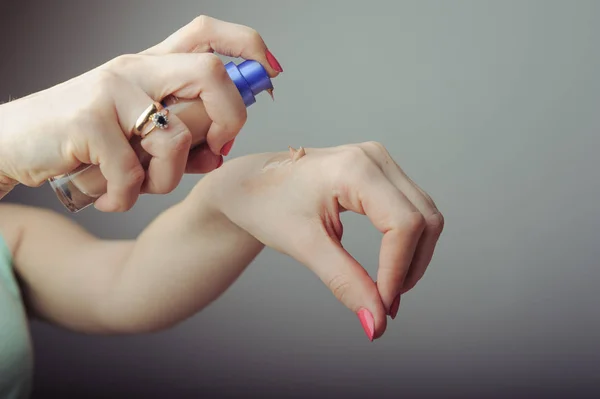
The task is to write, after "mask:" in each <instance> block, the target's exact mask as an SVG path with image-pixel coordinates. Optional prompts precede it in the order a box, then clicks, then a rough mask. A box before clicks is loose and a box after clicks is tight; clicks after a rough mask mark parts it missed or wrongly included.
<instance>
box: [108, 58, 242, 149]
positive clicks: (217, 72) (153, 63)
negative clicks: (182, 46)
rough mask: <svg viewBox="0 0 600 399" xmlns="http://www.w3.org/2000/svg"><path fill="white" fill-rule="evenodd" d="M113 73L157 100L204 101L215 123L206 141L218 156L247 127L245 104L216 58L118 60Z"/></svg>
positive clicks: (209, 115)
mask: <svg viewBox="0 0 600 399" xmlns="http://www.w3.org/2000/svg"><path fill="white" fill-rule="evenodd" d="M111 69H112V70H114V71H116V73H118V74H120V75H121V76H123V77H125V78H126V79H127V80H129V81H131V82H134V83H136V84H138V85H139V86H140V87H141V88H142V89H143V90H144V91H145V92H146V93H148V95H149V96H150V97H152V98H154V99H163V98H164V97H166V96H167V95H174V96H175V97H178V98H180V99H196V98H198V97H200V99H201V100H202V102H203V105H204V108H205V110H206V113H207V115H208V117H209V119H210V120H211V121H212V124H211V127H210V129H209V132H208V134H207V139H206V140H207V142H208V144H209V146H210V148H211V150H212V151H213V153H214V154H215V155H219V154H220V153H221V149H222V147H223V145H224V144H225V143H227V142H228V141H230V140H232V139H234V138H235V136H236V135H237V134H238V133H239V131H240V130H241V128H242V126H243V125H244V123H246V119H247V110H246V106H245V105H244V101H243V100H242V97H241V96H240V94H239V91H238V89H237V87H236V86H235V84H234V83H233V81H232V80H231V78H230V77H229V75H228V73H227V71H226V69H225V65H224V64H223V62H222V61H221V60H220V59H219V58H218V57H217V56H215V55H213V54H168V55H165V56H157V57H154V56H133V57H124V58H121V59H120V60H116V61H115V62H114V63H113V64H112V66H111Z"/></svg>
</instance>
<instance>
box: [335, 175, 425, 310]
mask: <svg viewBox="0 0 600 399" xmlns="http://www.w3.org/2000/svg"><path fill="white" fill-rule="evenodd" d="M355 167H356V168H357V170H358V171H359V172H355V173H352V171H350V173H348V174H347V176H349V177H350V176H351V177H352V180H349V181H347V182H346V184H345V185H346V186H347V187H351V189H350V190H344V191H342V192H343V193H344V195H342V196H340V197H339V199H338V200H339V202H340V205H341V206H343V207H344V208H345V209H347V210H350V211H353V212H358V213H363V214H365V215H366V216H367V217H368V218H369V220H370V221H371V223H373V225H374V226H375V227H376V228H377V229H378V230H379V231H381V232H382V233H383V238H382V241H381V249H380V254H379V269H378V272H377V285H378V288H379V293H380V295H381V300H382V301H383V303H384V305H385V308H386V310H387V312H388V313H389V311H390V309H391V308H392V304H393V303H394V300H395V299H396V297H397V296H398V294H399V293H400V290H401V287H402V285H403V282H404V279H405V278H406V275H407V273H408V270H409V267H410V265H411V263H412V260H413V257H414V254H415V250H416V248H417V244H418V242H419V239H420V237H421V234H422V233H423V229H424V222H423V216H422V215H421V213H420V212H419V211H418V210H417V209H416V208H415V207H414V205H413V204H412V203H411V202H410V201H409V200H408V199H407V198H406V197H405V196H404V194H402V193H401V192H400V191H399V190H398V189H397V188H396V187H395V186H394V185H392V184H391V183H390V182H389V181H388V179H387V178H386V177H385V176H384V174H383V173H382V172H381V170H380V169H379V168H378V167H377V166H375V165H374V164H363V163H357V164H356V165H355ZM361 173H362V174H361Z"/></svg>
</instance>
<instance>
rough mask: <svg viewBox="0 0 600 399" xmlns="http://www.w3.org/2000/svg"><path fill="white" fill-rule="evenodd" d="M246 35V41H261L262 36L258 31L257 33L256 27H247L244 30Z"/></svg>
mask: <svg viewBox="0 0 600 399" xmlns="http://www.w3.org/2000/svg"><path fill="white" fill-rule="evenodd" d="M246 35H247V38H248V42H250V43H254V44H260V43H262V42H263V39H262V36H261V35H260V33H258V31H257V30H256V29H253V28H248V29H247V31H246Z"/></svg>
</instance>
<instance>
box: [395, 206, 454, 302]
mask: <svg viewBox="0 0 600 399" xmlns="http://www.w3.org/2000/svg"><path fill="white" fill-rule="evenodd" d="M443 228H444V218H443V216H442V214H441V213H437V214H434V215H432V216H429V217H428V218H427V219H426V227H425V231H424V232H423V236H422V237H421V240H420V241H419V244H418V245H417V249H416V251H415V256H414V258H413V261H412V264H411V266H410V269H409V271H408V274H407V276H406V278H405V279H404V283H403V286H402V291H401V293H400V294H404V293H406V292H408V291H410V290H411V289H413V288H414V287H415V285H417V283H418V282H419V280H421V279H422V278H423V276H424V275H425V272H426V271H427V267H428V266H429V264H430V263H431V259H433V254H434V251H435V247H436V245H437V243H438V240H439V238H440V235H441V233H442V230H443Z"/></svg>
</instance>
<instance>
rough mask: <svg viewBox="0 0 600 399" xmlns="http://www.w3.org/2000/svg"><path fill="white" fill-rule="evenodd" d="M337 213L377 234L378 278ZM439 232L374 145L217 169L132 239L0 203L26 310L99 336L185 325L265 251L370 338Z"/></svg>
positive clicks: (423, 198) (422, 199)
mask: <svg viewBox="0 0 600 399" xmlns="http://www.w3.org/2000/svg"><path fill="white" fill-rule="evenodd" d="M346 210H347V211H352V212H356V213H359V214H363V215H366V216H367V217H368V218H369V220H370V221H371V222H372V223H373V224H374V226H375V227H376V228H377V229H379V230H380V231H381V233H383V237H382V241H381V251H380V257H379V270H378V273H377V283H375V282H374V281H373V279H371V277H370V276H369V275H368V274H367V272H366V271H365V269H364V268H363V267H362V266H361V265H360V264H359V263H358V262H357V261H356V260H355V259H354V258H353V257H352V256H351V255H350V254H349V253H348V252H347V251H346V250H345V249H344V248H343V247H342V244H341V240H342V235H343V226H342V223H341V221H340V213H341V212H344V211H346ZM289 226H294V229H290V228H289ZM442 228H443V217H442V215H441V213H440V212H439V210H438V209H437V208H436V206H435V204H434V203H433V201H432V200H431V198H430V197H429V196H428V195H427V194H426V193H425V192H424V191H423V190H421V189H420V188H419V187H418V186H417V185H416V184H415V183H414V182H413V181H412V180H410V179H409V178H408V177H407V176H406V174H405V173H404V172H403V171H402V169H401V168H400V167H399V166H398V165H397V164H396V163H395V162H394V160H393V159H392V157H391V156H390V154H389V153H388V152H387V150H386V149H385V147H383V146H382V145H381V144H379V143H372V142H368V143H360V144H352V145H344V146H339V147H332V148H309V149H304V148H300V149H299V150H295V149H293V148H290V150H289V151H285V152H280V153H264V154H254V155H249V156H244V157H240V158H236V159H234V160H231V161H229V162H226V163H225V164H224V165H223V166H222V167H221V168H219V169H216V170H214V171H213V172H211V173H209V174H207V175H206V176H205V177H204V178H203V179H202V180H200V181H199V183H197V185H196V186H195V187H194V189H193V190H192V191H191V192H190V193H189V195H188V196H187V197H186V198H185V199H184V200H183V201H182V202H180V203H178V204H176V205H174V206H172V207H171V208H169V209H167V210H166V211H164V212H163V213H162V214H161V215H160V216H158V217H157V218H156V219H155V220H154V221H153V222H152V223H150V225H149V226H148V227H147V228H146V229H144V231H143V232H142V233H141V234H140V235H139V236H138V237H137V239H135V240H102V239H99V238H97V237H94V236H93V235H91V234H90V233H88V232H87V231H85V230H84V229H82V228H81V227H79V226H78V225H76V224H75V223H74V222H73V221H71V220H69V219H66V218H64V217H62V216H60V215H58V214H55V213H53V212H50V211H47V210H42V209H38V208H31V207H25V206H21V205H10V204H3V205H0V231H1V232H2V234H3V236H4V237H5V239H6V240H7V242H8V244H9V247H10V249H11V251H12V253H13V256H14V267H15V271H16V273H17V275H18V276H19V277H20V280H21V281H22V283H23V292H24V296H25V302H26V305H27V306H28V309H29V311H30V312H31V314H32V315H34V316H35V317H39V318H41V319H44V320H47V321H49V322H51V323H54V324H57V325H60V326H63V327H66V328H68V329H71V330H74V331H80V332H85V333H96V334H124V333H141V332H149V331H156V330H161V329H164V328H168V327H170V326H173V325H175V324H177V323H179V322H181V321H183V320H185V319H186V318H188V317H190V316H192V315H194V314H195V313H197V312H199V311H200V310H202V309H203V308H204V307H206V306H208V305H209V304H210V303H212V302H213V301H214V300H216V299H217V298H218V297H219V296H220V295H221V294H222V293H223V292H224V291H225V290H227V289H228V288H229V287H230V286H231V285H232V284H233V283H234V282H235V280H236V279H237V278H238V277H239V276H240V275H241V273H242V272H243V271H244V270H245V269H246V267H247V266H248V265H249V264H250V263H251V262H252V261H253V260H254V259H255V257H256V256H257V255H258V254H259V253H260V251H261V250H262V249H263V248H264V247H265V246H268V247H270V248H272V249H274V250H277V251H279V252H281V253H283V254H287V255H289V256H291V257H293V258H294V259H296V260H297V261H298V262H299V263H301V264H303V265H305V266H306V267H308V268H309V269H311V270H312V271H313V272H314V273H315V274H316V275H317V276H318V277H319V278H320V279H321V280H322V281H323V282H324V283H325V284H326V286H327V287H328V288H329V289H330V290H331V291H332V293H333V294H334V296H335V297H336V298H337V299H338V300H340V301H341V303H342V304H343V305H345V306H346V307H347V308H348V309H350V310H351V311H353V312H355V313H357V312H359V310H361V309H367V310H368V311H369V312H370V314H372V316H373V323H374V325H373V330H374V338H378V337H381V335H382V334H383V333H384V331H385V329H386V326H387V314H388V313H389V309H390V306H391V304H392V302H393V301H394V298H395V297H396V296H397V295H398V294H404V293H406V292H407V291H408V290H410V289H412V288H413V287H414V286H415V284H416V283H417V282H418V281H419V280H420V279H421V277H422V276H423V274H424V273H425V270H426V269H427V266H428V265H429V263H430V261H431V259H432V256H433V253H434V249H435V245H436V243H437V240H438V237H439V236H440V234H441V232H442Z"/></svg>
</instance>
